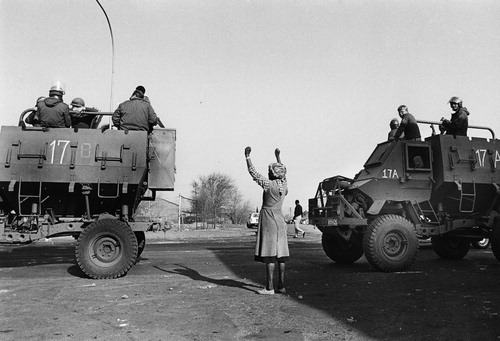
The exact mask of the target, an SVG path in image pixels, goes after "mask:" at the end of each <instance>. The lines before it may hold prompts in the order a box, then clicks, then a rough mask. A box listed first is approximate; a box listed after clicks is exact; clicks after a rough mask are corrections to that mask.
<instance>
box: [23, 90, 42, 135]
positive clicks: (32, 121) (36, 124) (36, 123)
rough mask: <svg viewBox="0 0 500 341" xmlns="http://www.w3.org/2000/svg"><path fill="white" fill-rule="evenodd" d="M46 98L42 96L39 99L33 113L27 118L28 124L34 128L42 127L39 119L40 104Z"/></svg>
mask: <svg viewBox="0 0 500 341" xmlns="http://www.w3.org/2000/svg"><path fill="white" fill-rule="evenodd" d="M45 98H46V97H44V96H41V97H38V98H37V100H36V103H35V106H34V107H33V109H32V110H33V112H32V113H31V114H29V115H28V117H27V118H26V123H28V124H31V125H32V126H33V127H39V126H40V118H39V117H38V103H39V102H41V101H43V100H45Z"/></svg>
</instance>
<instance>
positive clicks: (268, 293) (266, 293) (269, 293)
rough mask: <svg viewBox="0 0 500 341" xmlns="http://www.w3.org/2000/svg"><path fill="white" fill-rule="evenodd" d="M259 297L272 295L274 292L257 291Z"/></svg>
mask: <svg viewBox="0 0 500 341" xmlns="http://www.w3.org/2000/svg"><path fill="white" fill-rule="evenodd" d="M257 293H258V294H259V295H274V290H272V289H271V290H267V289H266V288H264V289H261V290H259V291H257Z"/></svg>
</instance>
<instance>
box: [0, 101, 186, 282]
mask: <svg viewBox="0 0 500 341" xmlns="http://www.w3.org/2000/svg"><path fill="white" fill-rule="evenodd" d="M31 111H33V110H30V109H28V110H26V111H25V112H23V113H22V114H21V117H20V120H19V125H18V126H2V127H1V130H0V145H1V146H2V148H0V160H1V161H0V242H2V243H29V242H32V241H34V240H37V239H41V238H51V237H57V236H73V237H75V238H76V239H77V242H76V259H77V262H78V265H79V266H80V268H81V269H82V271H83V272H84V273H85V274H87V275H88V276H89V277H91V278H96V279H99V278H116V277H119V276H122V275H124V274H125V273H126V272H127V271H128V270H129V269H130V268H131V267H132V266H133V265H134V264H135V262H136V259H137V257H138V256H139V255H140V254H141V252H142V251H143V249H144V245H145V231H148V230H154V229H158V228H160V226H159V225H158V221H157V220H156V221H153V220H150V219H148V218H147V217H140V216H138V215H137V214H136V210H137V207H138V205H139V203H140V202H141V201H143V200H154V199H155V197H156V192H157V191H172V190H173V189H174V180H175V179H174V177H175V174H174V173H175V141H176V131H175V130H174V129H166V128H159V129H156V128H155V129H154V130H153V131H152V133H150V134H148V132H146V131H122V130H111V129H107V130H103V129H70V128H43V127H32V126H28V125H26V123H25V118H26V117H27V115H29V114H30V113H31ZM88 114H91V115H97V114H98V115H100V117H102V116H103V115H104V116H105V115H111V114H112V113H102V112H99V113H88ZM94 123H95V122H94ZM95 126H96V125H95V124H93V127H94V128H95Z"/></svg>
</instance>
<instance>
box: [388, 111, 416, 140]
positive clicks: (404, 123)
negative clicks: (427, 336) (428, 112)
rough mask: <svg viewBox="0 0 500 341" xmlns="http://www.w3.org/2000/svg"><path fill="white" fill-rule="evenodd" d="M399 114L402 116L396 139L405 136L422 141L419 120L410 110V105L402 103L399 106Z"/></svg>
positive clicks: (408, 138) (404, 137) (406, 138)
mask: <svg viewBox="0 0 500 341" xmlns="http://www.w3.org/2000/svg"><path fill="white" fill-rule="evenodd" d="M398 114H399V117H401V123H400V124H399V128H398V130H397V131H396V134H394V139H395V140H399V139H400V138H403V139H405V140H410V141H420V140H421V139H420V129H419V128H418V123H417V120H416V119H415V117H413V115H412V114H410V113H409V112H408V107H407V106H406V105H400V106H399V107H398ZM403 133H404V135H403Z"/></svg>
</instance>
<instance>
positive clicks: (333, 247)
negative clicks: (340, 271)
mask: <svg viewBox="0 0 500 341" xmlns="http://www.w3.org/2000/svg"><path fill="white" fill-rule="evenodd" d="M321 245H322V246H323V250H324V251H325V253H326V255H327V256H328V257H329V258H330V259H331V260H333V261H334V262H335V263H339V264H351V263H354V262H355V261H357V260H358V259H360V258H361V256H363V246H362V243H361V238H359V237H358V236H356V235H352V237H351V239H350V240H345V239H344V238H342V237H341V236H336V235H331V234H327V233H323V235H322V236H321Z"/></svg>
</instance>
